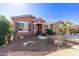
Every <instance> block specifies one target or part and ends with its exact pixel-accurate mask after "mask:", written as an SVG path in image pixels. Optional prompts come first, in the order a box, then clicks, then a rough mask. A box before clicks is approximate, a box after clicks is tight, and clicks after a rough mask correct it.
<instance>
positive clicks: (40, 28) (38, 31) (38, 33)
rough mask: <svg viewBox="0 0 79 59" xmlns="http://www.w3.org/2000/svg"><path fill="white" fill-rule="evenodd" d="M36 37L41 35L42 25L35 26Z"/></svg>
mask: <svg viewBox="0 0 79 59" xmlns="http://www.w3.org/2000/svg"><path fill="white" fill-rule="evenodd" d="M36 26H37V35H40V34H41V33H42V24H37V25H36Z"/></svg>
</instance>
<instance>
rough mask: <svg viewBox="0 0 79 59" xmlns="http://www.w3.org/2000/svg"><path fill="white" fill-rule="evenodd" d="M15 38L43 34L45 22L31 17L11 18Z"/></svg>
mask: <svg viewBox="0 0 79 59" xmlns="http://www.w3.org/2000/svg"><path fill="white" fill-rule="evenodd" d="M11 19H12V20H13V26H14V29H15V31H16V33H17V36H31V35H35V34H41V33H43V32H45V29H46V25H45V21H44V20H43V19H41V18H36V17H34V16H33V15H21V16H13V17H11Z"/></svg>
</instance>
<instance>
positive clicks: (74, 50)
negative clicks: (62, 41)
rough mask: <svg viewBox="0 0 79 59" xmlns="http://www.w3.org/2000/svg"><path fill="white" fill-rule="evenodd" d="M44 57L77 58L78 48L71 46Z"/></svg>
mask: <svg viewBox="0 0 79 59" xmlns="http://www.w3.org/2000/svg"><path fill="white" fill-rule="evenodd" d="M46 56H79V46H78V45H75V46H72V48H68V49H64V50H60V51H57V52H53V53H51V54H48V55H46Z"/></svg>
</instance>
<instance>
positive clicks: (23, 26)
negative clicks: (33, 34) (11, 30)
mask: <svg viewBox="0 0 79 59" xmlns="http://www.w3.org/2000/svg"><path fill="white" fill-rule="evenodd" d="M28 24H29V23H28V22H18V30H19V31H29V29H28Z"/></svg>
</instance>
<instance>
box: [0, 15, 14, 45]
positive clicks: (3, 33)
mask: <svg viewBox="0 0 79 59" xmlns="http://www.w3.org/2000/svg"><path fill="white" fill-rule="evenodd" d="M12 32H13V27H12V24H11V23H10V22H9V21H8V20H7V19H6V18H5V17H4V16H0V46H1V45H3V44H5V43H6V41H8V40H9V39H8V37H9V36H10V35H11V33H12Z"/></svg>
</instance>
